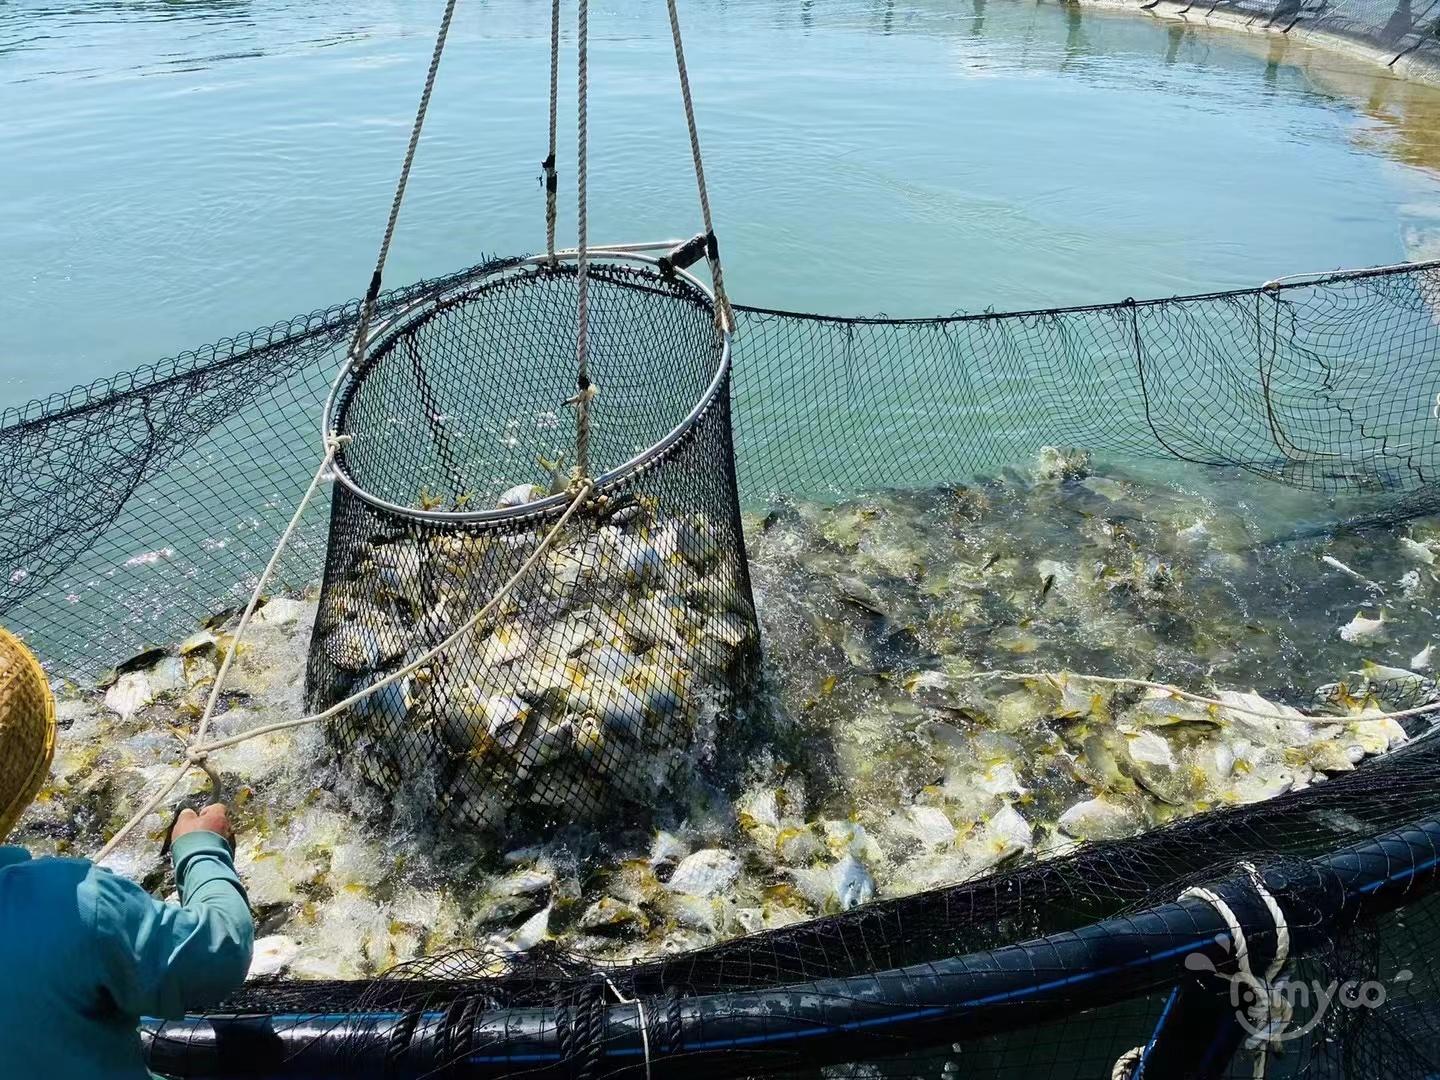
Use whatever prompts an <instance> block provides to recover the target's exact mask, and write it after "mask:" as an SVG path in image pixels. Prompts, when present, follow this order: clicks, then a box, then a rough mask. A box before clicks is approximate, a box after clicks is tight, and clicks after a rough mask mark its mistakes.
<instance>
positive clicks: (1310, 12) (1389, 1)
mask: <svg viewBox="0 0 1440 1080" xmlns="http://www.w3.org/2000/svg"><path fill="white" fill-rule="evenodd" d="M1146 6H1151V5H1148V4H1147V5H1146ZM1182 6H1183V10H1184V12H1186V13H1190V12H1194V13H1195V14H1197V15H1199V14H1212V13H1217V12H1218V13H1221V14H1231V15H1235V16H1238V17H1240V18H1241V19H1243V20H1244V21H1245V22H1246V24H1247V25H1249V26H1251V27H1254V28H1258V29H1261V30H1267V31H1277V32H1279V33H1289V32H1291V31H1293V30H1295V29H1297V28H1298V29H1301V30H1305V31H1310V32H1313V33H1317V34H1321V35H1328V36H1330V37H1340V38H1345V39H1348V40H1350V41H1354V42H1358V43H1359V44H1361V45H1364V46H1366V47H1368V48H1370V49H1374V50H1376V51H1377V52H1378V53H1380V54H1382V55H1383V57H1384V59H1385V60H1386V61H1387V63H1389V64H1390V65H1392V66H1393V65H1394V64H1395V63H1396V62H1397V61H1400V60H1406V61H1407V62H1408V64H1409V65H1412V66H1413V68H1414V70H1416V71H1418V72H1422V73H1423V72H1427V71H1429V70H1431V69H1433V67H1434V65H1435V62H1436V60H1437V58H1440V11H1437V10H1436V9H1435V7H1434V5H1432V4H1429V3H1427V2H1425V0H1207V2H1204V3H1188V4H1184V5H1182Z"/></svg>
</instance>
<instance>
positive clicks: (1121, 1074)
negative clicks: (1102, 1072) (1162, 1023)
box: [1110, 1046, 1145, 1080]
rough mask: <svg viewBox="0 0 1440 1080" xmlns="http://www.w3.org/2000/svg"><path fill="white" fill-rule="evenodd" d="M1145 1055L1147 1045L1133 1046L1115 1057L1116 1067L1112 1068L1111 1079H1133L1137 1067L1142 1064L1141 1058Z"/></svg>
mask: <svg viewBox="0 0 1440 1080" xmlns="http://www.w3.org/2000/svg"><path fill="white" fill-rule="evenodd" d="M1144 1056H1145V1047H1143V1046H1132V1047H1131V1048H1130V1049H1129V1050H1126V1051H1125V1053H1123V1054H1121V1055H1120V1056H1119V1057H1118V1058H1116V1059H1115V1067H1114V1068H1113V1069H1111V1070H1110V1080H1131V1077H1133V1076H1134V1075H1135V1067H1136V1066H1137V1065H1139V1064H1140V1059H1141V1058H1143V1057H1144Z"/></svg>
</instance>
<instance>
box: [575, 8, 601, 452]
mask: <svg viewBox="0 0 1440 1080" xmlns="http://www.w3.org/2000/svg"><path fill="white" fill-rule="evenodd" d="M577 8H578V11H577V22H578V24H579V25H578V28H577V32H576V43H575V52H576V62H575V63H576V77H575V86H576V123H575V127H576V155H575V182H576V202H575V275H576V301H575V303H576V310H575V387H576V393H575V396H574V397H573V398H571V399H570V401H571V402H572V403H573V404H574V405H575V413H576V415H575V468H576V469H578V470H579V475H581V476H589V475H590V400H591V398H593V397H594V396H595V388H594V387H593V386H592V385H591V384H590V357H589V352H590V276H589V271H590V252H589V250H588V245H589V235H588V234H589V227H590V219H589V208H588V207H587V205H586V194H587V193H586V187H587V185H588V183H589V177H588V167H589V139H590V132H589V115H588V114H589V96H590V93H589V91H590V59H589V51H590V0H580V2H579V4H578V5H577Z"/></svg>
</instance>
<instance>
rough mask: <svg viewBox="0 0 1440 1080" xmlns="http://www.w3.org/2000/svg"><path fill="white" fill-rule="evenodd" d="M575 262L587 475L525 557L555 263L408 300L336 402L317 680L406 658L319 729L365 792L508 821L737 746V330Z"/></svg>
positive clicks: (535, 495) (560, 479)
mask: <svg viewBox="0 0 1440 1080" xmlns="http://www.w3.org/2000/svg"><path fill="white" fill-rule="evenodd" d="M589 274H590V281H589V297H588V302H589V314H590V319H591V329H590V332H589V335H588V337H589V342H588V346H589V360H588V371H589V379H590V385H591V386H592V387H593V388H594V389H595V390H596V391H598V392H597V393H596V395H595V397H594V398H593V402H592V404H591V405H590V409H589V414H590V415H589V424H590V427H591V432H592V434H591V436H590V439H589V447H588V458H589V465H590V469H591V473H592V474H593V477H594V479H595V487H594V489H593V492H591V493H590V494H589V496H588V497H585V498H584V500H583V502H582V504H581V506H580V509H579V512H578V514H577V515H576V516H575V517H573V518H571V519H570V520H569V521H568V522H566V523H565V524H564V526H563V528H561V531H560V532H558V533H557V534H556V536H555V538H554V540H553V541H552V542H551V543H550V545H549V547H548V548H545V549H543V554H542V555H541V558H540V559H539V561H538V562H536V563H535V565H534V566H533V568H532V569H530V570H528V572H527V571H526V570H525V569H524V567H525V564H526V562H527V560H529V559H531V558H532V555H534V554H537V553H540V552H541V551H542V549H541V548H540V544H541V540H542V537H544V536H546V535H547V534H548V533H550V532H551V530H553V529H555V528H557V526H559V525H560V519H561V517H562V514H563V513H564V512H565V510H566V508H567V507H568V506H569V505H570V504H571V502H572V501H573V492H572V491H571V489H570V477H571V473H570V472H569V471H568V470H565V469H564V467H563V462H564V459H565V456H566V454H567V452H569V453H571V454H573V453H574V448H575V446H576V443H577V438H578V437H579V435H580V431H579V429H578V427H577V425H578V423H579V421H578V420H577V413H576V412H575V410H573V409H571V408H569V407H567V406H566V404H565V402H566V400H567V399H568V398H570V397H571V396H572V395H573V394H574V392H575V302H576V292H577V276H576V273H575V269H574V267H573V266H570V265H568V264H558V265H555V266H550V265H545V264H542V265H539V266H533V265H526V266H523V267H506V268H502V269H498V270H496V271H494V272H492V273H490V274H486V275H482V276H481V278H480V280H479V281H478V282H474V283H467V284H466V285H465V286H464V287H463V288H461V289H459V290H457V291H455V292H454V293H450V294H445V295H442V296H440V297H438V298H437V299H435V300H433V301H429V302H427V303H425V304H423V305H421V306H420V307H419V309H418V310H412V311H410V312H408V313H406V314H405V315H403V316H402V317H400V318H398V319H397V320H396V321H395V324H394V326H393V329H391V330H390V331H389V332H388V333H386V334H384V335H383V336H382V337H381V338H380V339H379V341H377V343H376V344H375V345H374V346H373V347H372V349H371V350H370V351H369V354H368V355H367V356H366V358H365V360H364V361H363V363H362V364H360V365H359V366H358V367H357V368H355V369H354V370H347V372H346V374H345V376H344V377H343V379H342V381H341V384H340V386H339V388H338V392H337V395H336V399H335V403H334V410H333V424H332V431H333V432H334V433H335V434H336V435H337V436H338V437H339V438H340V439H341V447H340V450H339V453H338V454H337V456H336V458H335V463H334V464H335V471H336V474H337V476H338V477H340V478H341V479H342V481H343V482H342V483H341V484H340V485H338V486H337V488H336V491H335V495H334V498H333V501H332V506H331V518H330V529H329V550H328V554H327V557H326V570H325V581H324V585H323V587H322V589H321V592H320V601H319V613H318V615H317V618H316V628H315V635H314V638H313V646H312V649H311V661H310V665H309V670H308V673H307V683H308V695H307V696H308V699H309V703H310V705H311V707H312V708H313V709H315V710H317V711H318V710H320V709H325V708H329V707H331V706H333V705H335V704H336V703H337V702H340V701H343V700H345V699H348V698H350V697H351V696H352V695H354V694H357V693H359V692H361V691H363V690H365V689H366V688H367V687H369V686H371V685H372V684H374V683H376V682H378V681H380V680H382V679H384V678H386V677H387V676H390V675H393V674H394V673H395V672H397V671H399V670H400V669H401V668H402V667H406V666H408V665H410V664H411V663H412V662H413V661H415V660H416V659H417V658H423V659H424V663H423V664H422V665H421V666H419V667H416V668H415V669H414V670H413V672H411V673H410V674H407V675H406V676H405V677H404V678H402V679H400V680H399V681H396V682H392V683H390V684H389V685H388V686H385V687H383V688H382V689H380V690H379V691H377V692H376V693H374V694H372V695H371V696H369V697H365V698H362V699H361V700H360V701H359V702H357V703H356V704H355V705H354V706H352V707H351V708H349V709H348V710H347V711H346V712H344V713H342V715H341V718H340V720H339V722H338V723H337V724H336V726H335V727H334V728H333V729H332V733H333V735H334V737H335V740H336V742H337V744H338V746H339V747H340V748H341V749H342V751H343V752H344V753H345V754H346V756H347V757H348V758H349V759H351V760H355V761H356V762H357V763H358V765H359V767H360V768H361V769H362V770H363V771H364V772H365V774H366V775H367V777H368V778H369V779H371V780H372V781H373V782H375V783H376V784H378V785H380V786H381V787H383V788H384V789H386V790H389V791H396V790H400V789H408V790H411V791H414V790H416V789H423V791H424V792H425V796H424V797H425V801H426V802H427V803H428V804H429V805H431V806H433V808H434V809H435V810H436V811H437V812H439V813H442V814H444V815H446V816H449V817H451V818H453V819H455V820H459V821H462V822H464V823H466V824H468V825H470V826H472V827H475V828H479V829H484V830H489V831H492V832H502V831H503V832H504V833H505V834H506V835H507V837H508V838H509V839H510V840H511V841H513V840H514V839H515V837H516V835H517V832H518V829H519V827H520V824H521V822H522V821H524V820H526V819H529V820H531V821H535V822H539V823H541V824H544V825H553V824H555V823H556V822H557V821H573V820H585V819H593V818H595V817H596V816H598V815H600V814H601V813H604V814H606V815H607V816H609V817H610V818H611V819H612V821H613V820H614V818H615V815H616V811H617V807H618V806H622V805H628V806H632V807H640V806H644V805H647V804H652V805H653V803H654V802H655V801H656V800H658V799H662V798H664V797H666V796H667V794H668V796H669V797H671V798H674V797H675V794H674V791H675V789H676V788H677V786H680V787H683V783H684V780H685V778H686V777H687V776H690V775H692V774H693V773H694V772H695V769H696V767H697V766H698V765H700V764H702V763H706V764H710V765H714V764H715V762H716V761H717V760H718V757H717V755H720V753H721V746H719V745H717V744H723V746H731V747H733V746H734V745H736V744H737V742H738V736H739V733H740V730H739V729H740V728H741V727H742V726H743V725H742V724H741V722H740V720H739V710H740V706H741V704H742V703H743V702H744V700H745V699H746V697H747V696H748V695H747V687H749V685H750V684H751V682H752V681H753V678H754V675H755V672H756V670H757V659H758V639H759V632H758V628H757V626H756V622H755V612H754V607H753V601H752V599H751V595H750V582H749V577H748V569H747V564H746V560H745V551H744V542H743V540H742V538H741V534H740V512H739V504H738V497H737V492H736V485H735V479H734V465H733V461H734V454H733V450H732V447H731V442H730V411H729V359H730V357H729V342H728V335H726V334H723V333H722V332H721V331H720V330H718V329H717V328H716V323H715V317H714V310H713V307H712V305H711V303H710V302H709V300H708V299H707V297H706V294H705V293H704V292H703V291H702V290H701V289H700V288H698V287H697V286H696V285H694V284H691V283H689V282H688V281H685V280H683V279H682V278H680V277H679V276H677V275H673V274H672V275H671V276H670V277H668V278H667V277H665V276H662V275H661V274H660V273H658V272H656V271H653V270H650V269H647V268H643V267H637V266H629V267H627V266H622V265H618V264H604V265H600V266H596V267H593V268H591V269H590V271H589ZM577 475H578V474H577ZM512 579H515V584H514V586H513V587H512V588H510V589H509V591H508V592H506V593H505V594H504V595H503V597H502V598H501V602H500V603H499V605H498V606H494V605H492V603H491V601H492V598H494V597H496V594H497V593H498V592H499V591H500V590H501V589H502V587H503V586H504V585H505V584H506V583H507V582H510V581H511V580H512ZM492 607H493V610H490V611H489V613H488V614H485V615H484V617H483V618H480V620H479V621H478V622H476V623H475V625H474V626H473V627H471V628H470V629H469V630H468V631H467V632H465V633H464V634H463V635H462V636H461V637H460V638H459V639H458V640H456V641H454V643H453V644H451V645H449V646H447V647H445V648H444V649H442V650H441V651H440V652H438V653H435V652H434V650H435V648H436V647H437V646H439V645H441V643H442V642H444V641H446V640H447V639H449V638H451V637H452V636H453V635H455V634H456V633H457V632H458V628H463V627H464V626H465V625H466V624H467V623H470V622H471V621H473V620H474V619H475V617H476V616H477V615H480V614H481V613H482V609H488V608H492ZM426 654H433V655H426Z"/></svg>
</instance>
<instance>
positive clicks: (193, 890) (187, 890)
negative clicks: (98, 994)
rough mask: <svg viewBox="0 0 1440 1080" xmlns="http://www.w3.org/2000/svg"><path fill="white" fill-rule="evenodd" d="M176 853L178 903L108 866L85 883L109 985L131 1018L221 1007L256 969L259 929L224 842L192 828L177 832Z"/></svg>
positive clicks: (106, 986)
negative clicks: (254, 949)
mask: <svg viewBox="0 0 1440 1080" xmlns="http://www.w3.org/2000/svg"><path fill="white" fill-rule="evenodd" d="M177 831H178V830H177ZM171 851H172V854H173V857H174V861H175V879H176V882H177V884H178V885H179V888H180V901H181V902H180V904H178V905H177V904H165V903H161V902H160V901H158V900H156V899H155V898H154V897H152V896H151V895H150V894H149V893H147V892H145V890H144V889H142V888H140V886H138V885H136V884H135V883H134V882H132V881H128V880H126V879H125V878H122V877H119V876H118V875H116V874H112V873H110V872H108V871H106V870H101V869H98V868H97V869H94V870H92V871H91V873H90V875H89V877H88V879H87V881H86V887H87V888H88V889H89V890H90V891H91V894H92V897H93V912H94V918H95V924H94V926H95V933H96V936H97V938H98V939H99V942H100V951H101V953H102V956H101V963H102V970H103V972H104V987H103V989H104V990H106V991H108V993H109V995H110V997H111V999H112V1000H113V1002H114V1004H115V1006H116V1007H117V1008H118V1009H119V1010H120V1012H121V1013H123V1014H125V1015H127V1016H135V1017H139V1016H155V1017H163V1018H167V1019H178V1018H179V1017H181V1016H183V1015H184V1014H185V1011H186V1010H187V1009H199V1008H206V1007H208V1006H211V1005H215V1004H217V1003H218V1002H219V1001H220V1000H221V999H222V998H224V997H225V996H226V995H228V994H230V993H232V992H233V991H235V990H236V989H238V988H239V987H240V985H241V984H242V983H243V982H244V981H245V975H246V972H247V971H248V970H249V968H250V954H251V949H252V947H253V946H254V940H255V928H254V924H253V923H252V922H251V919H250V906H249V903H248V902H247V901H246V898H245V890H244V889H243V888H242V887H241V885H240V879H239V877H238V876H236V873H235V864H234V861H233V859H232V858H231V855H230V849H229V847H228V846H227V844H226V843H225V841H224V840H223V839H221V837H220V836H218V835H217V834H215V833H213V832H207V831H203V830H200V831H193V832H188V833H185V834H184V835H183V836H177V837H176V838H175V840H174V842H173V844H172V847H171Z"/></svg>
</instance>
